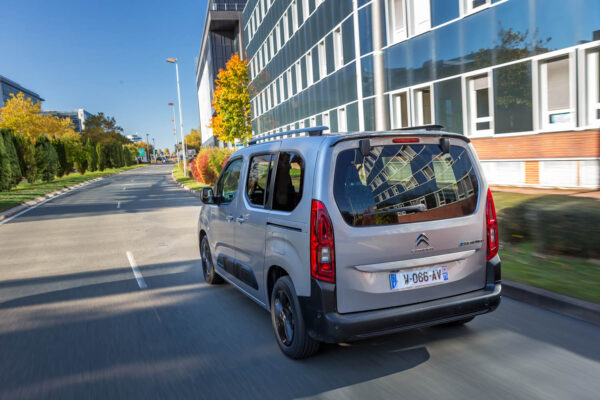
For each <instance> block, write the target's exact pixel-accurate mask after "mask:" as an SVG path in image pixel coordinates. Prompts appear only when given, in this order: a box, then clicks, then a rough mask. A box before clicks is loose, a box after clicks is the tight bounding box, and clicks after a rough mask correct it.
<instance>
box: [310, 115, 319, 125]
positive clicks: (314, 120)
mask: <svg viewBox="0 0 600 400" xmlns="http://www.w3.org/2000/svg"><path fill="white" fill-rule="evenodd" d="M310 126H317V117H310Z"/></svg>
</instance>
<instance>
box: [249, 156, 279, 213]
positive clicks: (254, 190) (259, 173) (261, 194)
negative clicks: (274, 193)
mask: <svg viewBox="0 0 600 400" xmlns="http://www.w3.org/2000/svg"><path fill="white" fill-rule="evenodd" d="M272 158H273V156H272V155H271V154H263V155H260V156H255V157H252V158H251V159H250V168H249V169H248V180H247V181H246V193H247V194H248V200H249V201H250V203H252V204H253V205H257V206H264V205H265V204H266V202H267V199H268V198H269V180H270V174H271V168H272V164H271V162H272Z"/></svg>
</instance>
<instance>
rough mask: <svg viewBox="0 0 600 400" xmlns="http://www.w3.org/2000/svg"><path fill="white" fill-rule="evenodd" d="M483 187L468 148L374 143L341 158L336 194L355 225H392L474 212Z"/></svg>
mask: <svg viewBox="0 0 600 400" xmlns="http://www.w3.org/2000/svg"><path fill="white" fill-rule="evenodd" d="M478 192H479V186H478V181H477V177H476V174H475V169H474V166H473V162H472V160H471V157H470V155H469V151H468V150H467V148H464V147H461V146H451V147H450V152H449V153H447V154H443V153H442V152H441V149H440V147H439V146H438V145H437V144H403V145H386V146H374V147H372V148H371V152H370V154H369V155H368V156H367V157H362V156H361V155H360V153H359V152H358V150H357V149H349V150H344V151H341V152H340V153H339V155H338V157H337V161H336V167H335V177H334V197H335V201H336V203H337V205H338V208H339V210H340V212H341V214H342V216H343V217H344V220H345V221H346V222H347V223H348V224H350V225H352V226H371V225H390V224H400V223H408V222H419V221H431V220H437V219H446V218H455V217H461V216H465V215H469V214H472V213H473V212H474V211H475V208H476V207H477V199H478Z"/></svg>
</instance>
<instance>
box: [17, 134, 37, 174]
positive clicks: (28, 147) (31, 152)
mask: <svg viewBox="0 0 600 400" xmlns="http://www.w3.org/2000/svg"><path fill="white" fill-rule="evenodd" d="M14 143H15V148H16V150H17V158H18V160H19V166H20V167H21V174H22V175H23V176H24V177H25V179H27V181H28V182H31V183H33V182H35V181H36V180H37V165H36V163H35V147H34V143H33V142H32V141H31V140H30V139H29V138H27V137H26V136H24V135H15V136H14Z"/></svg>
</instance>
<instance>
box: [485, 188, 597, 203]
mask: <svg viewBox="0 0 600 400" xmlns="http://www.w3.org/2000/svg"><path fill="white" fill-rule="evenodd" d="M490 188H491V189H492V192H511V193H521V194H530V195H539V196H544V195H551V194H561V195H565V196H574V197H589V198H592V199H596V200H600V190H597V189H542V188H532V187H520V186H495V185H490Z"/></svg>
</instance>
